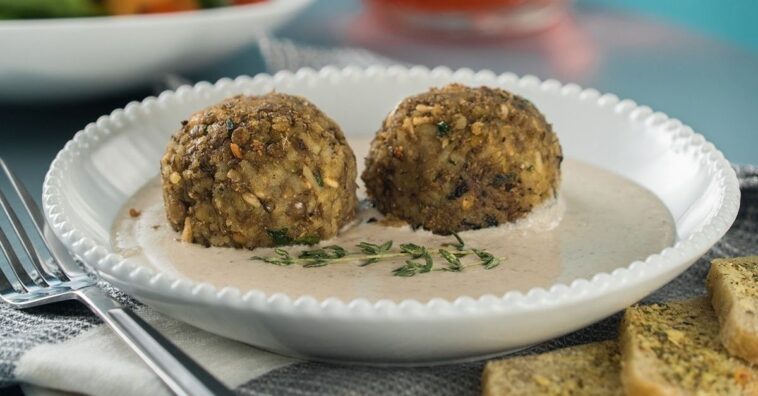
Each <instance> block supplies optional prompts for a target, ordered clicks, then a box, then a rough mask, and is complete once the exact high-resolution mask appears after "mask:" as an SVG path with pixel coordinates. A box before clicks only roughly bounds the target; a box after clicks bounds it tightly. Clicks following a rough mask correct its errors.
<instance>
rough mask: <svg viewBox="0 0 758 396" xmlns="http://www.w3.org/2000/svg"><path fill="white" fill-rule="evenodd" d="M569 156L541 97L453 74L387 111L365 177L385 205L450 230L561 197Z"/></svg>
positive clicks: (506, 218) (489, 223) (414, 221)
mask: <svg viewBox="0 0 758 396" xmlns="http://www.w3.org/2000/svg"><path fill="white" fill-rule="evenodd" d="M562 159H563V157H562V154H561V146H560V143H559V142H558V138H557V136H556V135H555V133H554V132H553V130H552V128H551V126H550V124H549V123H548V122H547V121H546V120H545V117H544V116H543V115H542V114H541V113H540V112H539V111H538V110H537V108H536V107H535V106H534V105H533V104H532V103H531V102H529V101H528V100H526V99H524V98H522V97H520V96H517V95H514V94H511V93H510V92H507V91H504V90H502V89H496V88H488V87H481V88H471V87H466V86H463V85H460V84H451V85H448V86H445V87H443V88H433V89H431V90H429V91H428V92H425V93H422V94H420V95H416V96H412V97H409V98H406V99H405V100H403V101H402V102H401V103H400V104H399V105H398V107H397V108H396V109H395V110H394V111H393V112H392V113H390V114H389V116H387V118H386V119H385V120H384V122H383V124H382V127H381V129H379V131H378V132H377V134H376V137H375V138H374V140H373V142H372V143H371V149H370V152H369V156H368V158H366V170H365V171H364V173H363V175H362V179H363V181H364V182H365V184H366V188H367V192H368V195H369V197H370V198H371V199H372V200H373V201H374V204H375V205H376V207H377V208H378V209H379V210H380V211H381V212H382V213H384V214H385V215H393V216H395V217H398V218H400V219H403V220H405V221H407V222H408V223H409V224H411V226H413V227H423V228H425V229H427V230H430V231H432V232H434V233H437V234H450V233H452V232H458V231H464V230H471V229H479V228H484V227H494V226H497V225H499V224H501V223H506V222H512V221H514V220H517V219H519V218H521V217H523V216H525V215H526V214H528V213H529V212H530V211H531V210H532V209H533V208H534V207H535V206H537V205H539V204H541V203H543V202H545V201H546V200H548V199H552V198H554V197H556V195H557V189H558V186H559V184H560V163H561V161H562Z"/></svg>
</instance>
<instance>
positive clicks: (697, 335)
mask: <svg viewBox="0 0 758 396" xmlns="http://www.w3.org/2000/svg"><path fill="white" fill-rule="evenodd" d="M619 343H620V350H621V382H622V384H623V386H624V391H625V392H626V394H627V395H629V396H637V395H695V394H697V395H758V373H756V370H754V369H753V368H751V366H750V365H749V363H747V362H745V361H744V360H742V359H740V358H736V357H733V356H731V355H730V354H729V353H728V352H727V351H726V349H725V348H724V347H723V346H722V345H721V342H720V341H719V324H718V319H716V314H715V313H714V312H713V309H712V308H711V305H710V302H709V301H708V299H707V298H705V297H703V298H698V299H694V300H688V301H683V302H675V303H669V304H655V305H639V306H633V307H630V308H627V310H626V312H625V314H624V319H623V320H622V323H621V335H620V339H619Z"/></svg>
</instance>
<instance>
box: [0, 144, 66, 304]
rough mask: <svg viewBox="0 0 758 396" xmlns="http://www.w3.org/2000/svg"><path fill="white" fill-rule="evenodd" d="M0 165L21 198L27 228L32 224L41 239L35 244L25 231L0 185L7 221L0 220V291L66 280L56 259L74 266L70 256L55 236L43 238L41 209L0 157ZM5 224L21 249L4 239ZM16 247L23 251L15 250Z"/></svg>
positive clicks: (0, 203)
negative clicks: (0, 251)
mask: <svg viewBox="0 0 758 396" xmlns="http://www.w3.org/2000/svg"><path fill="white" fill-rule="evenodd" d="M0 168H2V175H3V176H4V178H5V179H7V181H8V184H9V185H10V186H11V187H12V190H13V191H14V195H15V196H16V197H17V198H18V201H20V202H21V204H22V206H23V209H24V210H23V212H24V213H25V214H26V217H27V218H28V220H29V222H30V223H31V224H32V226H31V228H34V230H35V232H36V233H37V235H38V236H39V239H40V241H41V242H39V243H36V244H35V243H34V241H33V240H32V238H30V235H29V232H27V228H29V227H28V226H27V227H24V223H23V222H22V221H21V220H20V219H19V216H18V215H17V211H16V210H14V208H13V207H12V206H11V203H10V201H9V200H8V198H7V196H6V195H5V193H4V192H3V191H2V188H0V206H2V209H3V212H4V213H5V217H6V219H7V222H2V223H0V224H3V226H0V248H1V249H2V251H3V255H4V256H5V259H6V262H5V263H2V262H0V270H1V271H0V273H1V274H2V276H0V289H2V290H0V293H2V294H5V293H9V292H13V291H15V292H20V293H23V292H33V291H36V290H37V289H39V288H43V287H51V286H57V285H59V284H60V283H61V282H66V281H68V280H69V277H68V276H67V275H66V273H65V272H64V271H63V269H62V268H61V266H60V263H70V264H71V265H72V267H69V268H75V264H74V263H73V260H72V259H71V257H70V256H69V255H68V253H67V251H66V249H65V247H63V245H62V244H61V242H60V241H59V240H58V239H57V238H54V237H53V238H45V233H44V230H45V220H44V218H43V217H42V212H40V210H39V207H38V206H37V204H36V203H35V202H34V200H33V199H32V198H31V195H30V194H29V192H28V191H27V190H26V188H25V187H24V185H23V184H22V183H21V182H20V181H19V180H18V178H17V177H16V176H15V175H14V174H13V172H11V170H10V169H9V168H8V166H7V165H6V163H5V161H3V160H2V159H0ZM0 185H2V184H0ZM1 221H2V220H0V222H1ZM8 224H9V225H10V227H9V228H10V229H12V230H13V235H14V237H15V239H16V241H17V242H18V243H19V244H20V246H21V249H15V248H14V244H13V243H12V242H11V240H9V239H8V235H7V234H6V231H7V232H10V231H9V230H8V229H6V228H8V227H7V225H8ZM4 226H5V227H4ZM19 251H20V252H22V253H23V254H19Z"/></svg>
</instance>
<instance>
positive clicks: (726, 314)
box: [707, 256, 758, 364]
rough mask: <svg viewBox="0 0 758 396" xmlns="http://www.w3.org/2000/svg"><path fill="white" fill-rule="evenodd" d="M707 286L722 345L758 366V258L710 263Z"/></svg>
mask: <svg viewBox="0 0 758 396" xmlns="http://www.w3.org/2000/svg"><path fill="white" fill-rule="evenodd" d="M707 285H708V291H709V292H710V294H711V304H712V305H713V309H714V310H715V311H716V316H717V317H718V319H719V323H720V324H721V331H720V337H721V343H722V344H724V347H726V350H727V351H729V353H731V354H732V355H735V356H739V357H741V358H743V359H745V360H747V361H749V362H752V363H756V364H758V256H752V257H738V258H732V259H717V260H713V262H712V263H711V270H710V272H708V281H707Z"/></svg>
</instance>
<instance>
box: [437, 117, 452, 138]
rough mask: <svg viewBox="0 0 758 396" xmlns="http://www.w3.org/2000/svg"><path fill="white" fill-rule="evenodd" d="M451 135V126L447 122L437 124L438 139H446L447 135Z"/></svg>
mask: <svg viewBox="0 0 758 396" xmlns="http://www.w3.org/2000/svg"><path fill="white" fill-rule="evenodd" d="M448 133H450V125H448V124H447V122H445V121H440V122H438V123H437V137H445V136H447V134H448Z"/></svg>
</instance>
